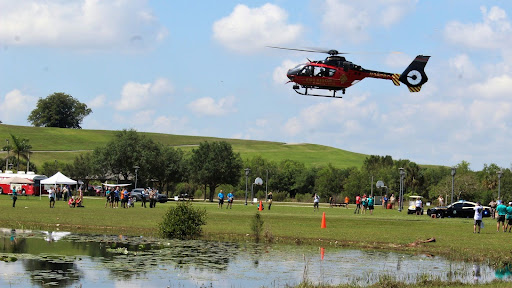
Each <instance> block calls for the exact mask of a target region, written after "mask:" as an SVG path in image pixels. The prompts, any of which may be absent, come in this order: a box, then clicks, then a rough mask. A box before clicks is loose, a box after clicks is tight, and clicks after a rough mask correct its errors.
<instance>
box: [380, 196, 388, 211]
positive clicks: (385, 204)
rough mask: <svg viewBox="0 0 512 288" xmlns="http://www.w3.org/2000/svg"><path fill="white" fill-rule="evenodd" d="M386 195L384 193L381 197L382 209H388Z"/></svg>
mask: <svg viewBox="0 0 512 288" xmlns="http://www.w3.org/2000/svg"><path fill="white" fill-rule="evenodd" d="M388 201H389V199H388V195H387V194H386V195H384V197H382V208H384V209H388Z"/></svg>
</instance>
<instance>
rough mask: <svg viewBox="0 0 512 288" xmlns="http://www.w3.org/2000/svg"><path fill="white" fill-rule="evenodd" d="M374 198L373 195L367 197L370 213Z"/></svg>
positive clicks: (371, 213) (371, 212)
mask: <svg viewBox="0 0 512 288" xmlns="http://www.w3.org/2000/svg"><path fill="white" fill-rule="evenodd" d="M374 205H375V203H374V200H373V196H372V195H370V197H368V210H370V215H373V208H374Z"/></svg>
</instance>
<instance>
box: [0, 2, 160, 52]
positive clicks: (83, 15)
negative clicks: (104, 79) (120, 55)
mask: <svg viewBox="0 0 512 288" xmlns="http://www.w3.org/2000/svg"><path fill="white" fill-rule="evenodd" d="M147 2H148V1H146V0H143V1H98V0H79V1H61V0H46V1H38V0H18V1H10V0H0V7H2V8H1V9H2V17H1V18H0V42H1V43H2V44H3V45H13V46H46V47H58V48H71V49H76V50H87V51H89V50H93V51H95V50H113V49H115V50H117V49H119V50H123V51H133V50H140V49H141V48H142V49H143V48H145V47H148V46H149V47H150V46H152V45H153V44H154V43H155V42H158V41H160V40H162V39H163V38H165V36H166V35H167V29H166V28H165V27H163V26H162V25H161V24H160V23H159V20H158V19H157V18H156V17H155V16H154V15H153V13H152V11H151V9H150V8H149V7H148V3H147Z"/></svg>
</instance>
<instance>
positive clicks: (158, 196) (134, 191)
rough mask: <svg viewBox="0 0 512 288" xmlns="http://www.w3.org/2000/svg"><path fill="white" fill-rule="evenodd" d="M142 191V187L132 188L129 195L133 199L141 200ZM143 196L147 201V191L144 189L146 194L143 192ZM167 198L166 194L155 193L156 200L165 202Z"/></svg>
mask: <svg viewBox="0 0 512 288" xmlns="http://www.w3.org/2000/svg"><path fill="white" fill-rule="evenodd" d="M142 191H144V188H134V189H132V191H131V192H130V196H132V197H134V198H135V201H142ZM144 196H145V198H146V201H148V202H149V192H147V191H146V194H144ZM168 200H169V199H168V197H167V195H165V194H161V193H156V201H158V202H160V203H165V202H167V201H168Z"/></svg>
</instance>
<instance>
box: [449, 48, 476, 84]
mask: <svg viewBox="0 0 512 288" xmlns="http://www.w3.org/2000/svg"><path fill="white" fill-rule="evenodd" d="M449 63H450V67H451V68H452V69H454V70H455V73H456V74H457V77H458V78H459V79H468V80H471V79H474V78H475V77H477V76H478V75H479V73H478V70H477V69H476V67H475V66H474V65H473V63H472V62H471V60H470V59H469V56H468V55H467V54H461V55H457V56H456V57H454V58H452V59H450V60H449Z"/></svg>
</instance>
